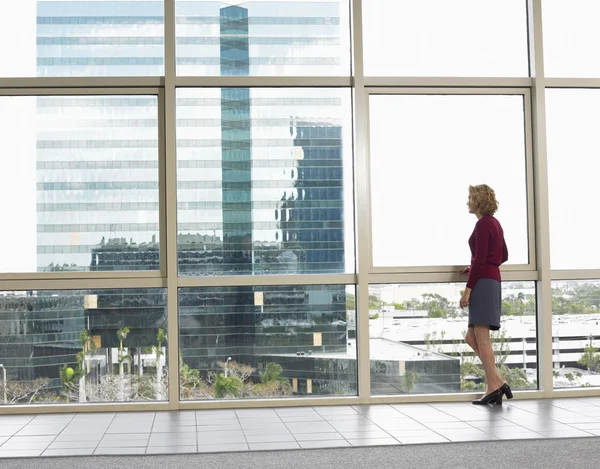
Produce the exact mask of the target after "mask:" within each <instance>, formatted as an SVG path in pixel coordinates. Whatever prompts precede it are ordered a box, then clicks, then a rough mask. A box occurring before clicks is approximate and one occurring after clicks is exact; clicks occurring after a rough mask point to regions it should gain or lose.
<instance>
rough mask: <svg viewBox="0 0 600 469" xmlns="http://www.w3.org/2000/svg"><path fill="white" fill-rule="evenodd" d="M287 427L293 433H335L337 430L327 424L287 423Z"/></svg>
mask: <svg viewBox="0 0 600 469" xmlns="http://www.w3.org/2000/svg"><path fill="white" fill-rule="evenodd" d="M286 427H287V428H288V430H289V431H291V432H292V433H334V432H335V431H336V430H335V428H333V427H332V426H331V425H330V424H329V423H327V422H313V423H310V424H305V423H297V422H296V423H294V422H289V423H286Z"/></svg>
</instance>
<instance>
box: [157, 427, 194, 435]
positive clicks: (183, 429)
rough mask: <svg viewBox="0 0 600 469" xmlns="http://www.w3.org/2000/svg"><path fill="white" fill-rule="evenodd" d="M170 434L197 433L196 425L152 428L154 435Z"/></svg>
mask: <svg viewBox="0 0 600 469" xmlns="http://www.w3.org/2000/svg"><path fill="white" fill-rule="evenodd" d="M162 433H165V434H169V433H175V434H177V433H196V425H186V426H182V425H177V426H165V425H155V426H154V427H152V434H153V435H159V434H162Z"/></svg>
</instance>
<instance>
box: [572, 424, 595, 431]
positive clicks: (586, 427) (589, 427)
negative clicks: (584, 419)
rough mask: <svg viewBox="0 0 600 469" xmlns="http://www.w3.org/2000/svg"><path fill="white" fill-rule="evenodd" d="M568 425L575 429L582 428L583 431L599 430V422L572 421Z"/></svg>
mask: <svg viewBox="0 0 600 469" xmlns="http://www.w3.org/2000/svg"><path fill="white" fill-rule="evenodd" d="M570 426H571V427H573V428H576V429H577V430H584V431H589V430H594V431H600V423H573V424H571V425H570Z"/></svg>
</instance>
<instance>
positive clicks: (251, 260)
mask: <svg viewBox="0 0 600 469" xmlns="http://www.w3.org/2000/svg"><path fill="white" fill-rule="evenodd" d="M351 116H352V112H351V102H350V90H348V89H319V88H310V89H302V88H298V89H285V88H282V89H272V88H271V89H269V88H266V89H248V88H223V89H218V88H217V89H180V90H178V93H177V132H178V136H177V167H178V172H177V175H178V192H177V194H178V209H179V210H178V228H179V240H178V241H179V245H178V246H179V273H180V275H251V274H305V273H343V272H353V271H354V248H353V231H354V230H353V226H354V225H353V197H352V124H351Z"/></svg>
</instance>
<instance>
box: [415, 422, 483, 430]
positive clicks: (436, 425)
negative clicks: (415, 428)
mask: <svg viewBox="0 0 600 469" xmlns="http://www.w3.org/2000/svg"><path fill="white" fill-rule="evenodd" d="M425 426H426V427H428V428H430V429H432V430H433V431H437V430H473V429H474V427H472V426H471V425H469V424H468V423H465V422H430V423H426V424H425Z"/></svg>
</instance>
